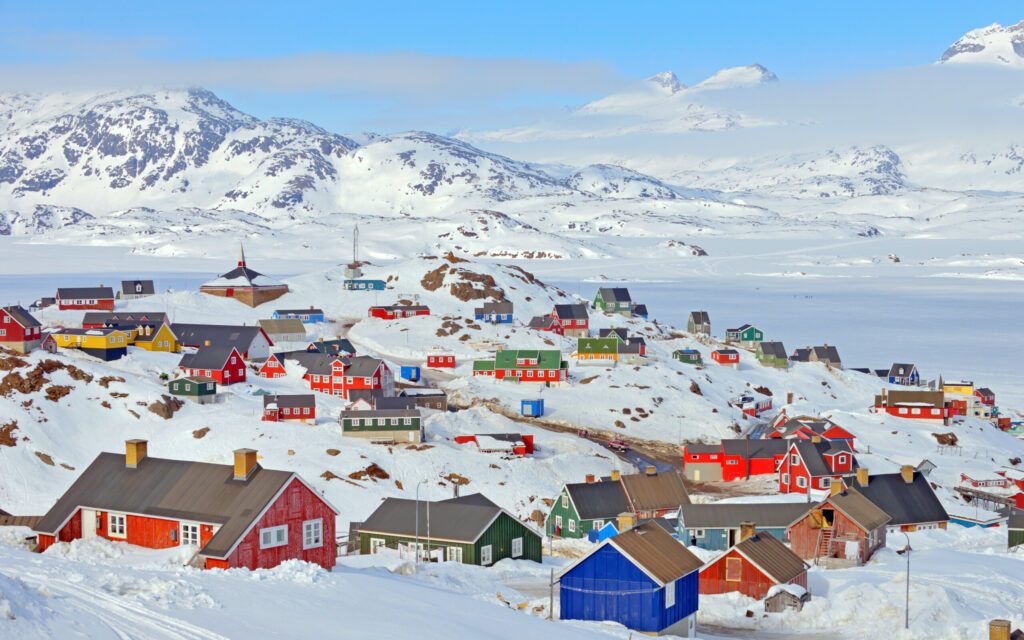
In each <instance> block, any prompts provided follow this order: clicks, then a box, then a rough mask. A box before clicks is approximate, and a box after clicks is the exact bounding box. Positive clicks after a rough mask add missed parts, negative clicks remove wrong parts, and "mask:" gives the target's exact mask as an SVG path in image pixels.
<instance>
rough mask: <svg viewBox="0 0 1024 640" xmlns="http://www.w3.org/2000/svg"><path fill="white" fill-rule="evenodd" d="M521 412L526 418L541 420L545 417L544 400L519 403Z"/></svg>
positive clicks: (538, 399)
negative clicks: (541, 417) (540, 418)
mask: <svg viewBox="0 0 1024 640" xmlns="http://www.w3.org/2000/svg"><path fill="white" fill-rule="evenodd" d="M519 410H520V413H522V414H523V415H524V416H530V417H532V418H539V417H540V416H542V415H544V399H543V398H537V399H536V400H522V401H520V403H519Z"/></svg>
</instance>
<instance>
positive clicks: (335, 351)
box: [306, 338, 356, 355]
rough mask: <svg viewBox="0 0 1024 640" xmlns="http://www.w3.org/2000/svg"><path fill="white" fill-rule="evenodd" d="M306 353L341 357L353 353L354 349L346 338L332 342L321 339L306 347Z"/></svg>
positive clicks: (335, 339)
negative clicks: (313, 352)
mask: <svg viewBox="0 0 1024 640" xmlns="http://www.w3.org/2000/svg"><path fill="white" fill-rule="evenodd" d="M306 351H317V352H319V353H328V354H331V355H341V354H351V353H355V352H356V348H355V347H353V346H352V343H351V342H349V341H348V338H334V339H333V340H324V339H323V338H321V339H319V340H315V341H313V342H310V343H309V345H308V346H307V347H306Z"/></svg>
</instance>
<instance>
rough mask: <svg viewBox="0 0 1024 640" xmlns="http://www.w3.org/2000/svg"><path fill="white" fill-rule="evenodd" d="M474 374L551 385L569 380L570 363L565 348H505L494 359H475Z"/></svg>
mask: <svg viewBox="0 0 1024 640" xmlns="http://www.w3.org/2000/svg"><path fill="white" fill-rule="evenodd" d="M473 375H474V376H488V377H493V378H495V379H497V380H514V381H516V382H538V383H543V384H544V385H545V386H551V385H558V384H561V383H564V382H568V380H569V363H568V362H566V361H565V360H563V359H562V352H561V351H556V350H553V349H551V350H543V349H541V350H526V349H502V350H499V351H498V352H497V353H496V354H495V356H494V359H493V360H475V361H474V362H473Z"/></svg>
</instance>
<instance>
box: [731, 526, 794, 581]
mask: <svg viewBox="0 0 1024 640" xmlns="http://www.w3.org/2000/svg"><path fill="white" fill-rule="evenodd" d="M735 549H736V551H738V552H739V553H740V554H741V555H743V556H745V557H746V558H747V560H750V561H751V562H753V563H754V564H756V565H757V567H758V568H759V569H760V570H761V571H763V572H764V573H765V574H766V575H768V577H770V578H771V579H772V580H774V581H775V582H782V583H786V582H789V581H790V580H793V579H794V578H796V577H797V576H799V575H800V574H802V573H804V572H805V571H807V567H808V566H809V565H808V564H807V563H806V562H804V561H803V560H802V559H801V558H800V556H798V555H796V554H795V553H793V552H792V551H791V550H790V548H789V547H787V546H786V545H784V544H782V542H780V541H779V540H778V539H776V538H775V536H773V535H772V534H770V533H765V532H763V531H762V532H759V533H755V534H754V535H752V536H750V537H749V538H747V539H746V540H744V541H742V542H740V543H739V544H737V545H736V546H735Z"/></svg>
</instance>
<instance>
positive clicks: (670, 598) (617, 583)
mask: <svg viewBox="0 0 1024 640" xmlns="http://www.w3.org/2000/svg"><path fill="white" fill-rule="evenodd" d="M702 565H703V563H702V562H701V561H700V558H698V557H697V556H695V555H694V554H692V553H690V551H688V550H687V549H686V547H684V546H683V545H681V544H679V542H678V541H676V540H675V539H673V538H672V536H671V535H669V534H668V532H666V531H665V530H664V529H663V528H662V527H660V526H659V525H658V524H656V523H654V522H648V523H645V524H642V525H640V526H639V527H636V528H634V529H630V530H629V531H626V532H623V533H620V534H618V535H617V536H614V537H612V538H608V539H607V540H605V541H604V542H602V543H601V544H599V545H598V546H597V547H595V548H594V550H593V551H591V552H590V553H588V554H587V555H585V556H583V557H582V558H580V559H579V560H577V561H576V562H574V563H573V564H571V565H569V567H568V568H566V569H565V570H564V571H562V573H561V574H559V603H560V605H561V615H560V616H559V617H560V618H561V619H562V620H594V621H605V620H607V621H611V622H618V623H619V624H622V625H624V626H626V627H628V628H630V629H633V630H634V631H641V632H644V633H659V632H661V631H665V630H666V629H668V628H669V627H672V630H671V632H672V633H674V634H676V635H681V636H688V637H691V638H692V637H694V635H695V634H696V617H697V616H696V613H697V597H698V591H699V585H698V577H699V572H700V571H699V570H700V568H701V566H702Z"/></svg>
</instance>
